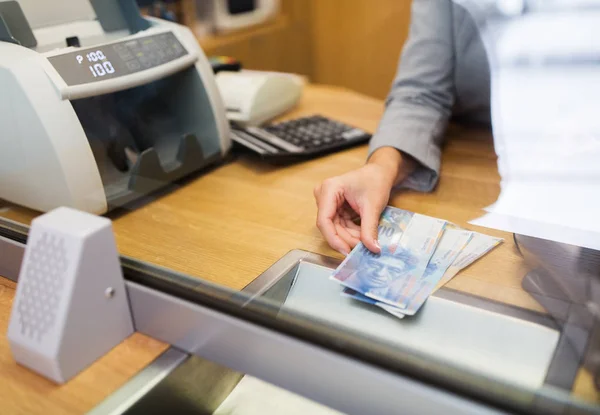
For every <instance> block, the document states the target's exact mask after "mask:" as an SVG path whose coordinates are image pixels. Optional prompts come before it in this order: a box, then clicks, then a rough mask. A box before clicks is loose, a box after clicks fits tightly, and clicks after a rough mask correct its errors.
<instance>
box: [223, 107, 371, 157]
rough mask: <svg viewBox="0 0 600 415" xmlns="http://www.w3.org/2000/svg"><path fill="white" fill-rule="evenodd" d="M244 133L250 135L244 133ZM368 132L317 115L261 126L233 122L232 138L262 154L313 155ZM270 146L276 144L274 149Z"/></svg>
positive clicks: (363, 138)
mask: <svg viewBox="0 0 600 415" xmlns="http://www.w3.org/2000/svg"><path fill="white" fill-rule="evenodd" d="M248 134H249V135H251V137H248ZM370 137H371V135H370V134H369V133H367V132H365V131H363V130H361V129H359V128H355V127H352V126H349V125H346V124H344V123H342V122H339V121H335V120H332V119H329V118H326V117H323V116H321V115H314V116H311V117H303V118H297V119H293V120H289V121H283V122H280V123H276V124H271V125H268V126H265V127H247V128H243V127H236V126H233V129H232V138H233V140H234V141H236V142H238V143H239V144H241V145H243V146H245V147H247V148H249V149H251V150H252V151H255V152H257V153H259V154H261V155H262V156H263V157H267V156H269V157H286V155H287V154H289V155H294V156H306V157H308V156H316V155H319V154H324V153H329V152H332V151H336V150H341V149H343V148H346V147H349V146H351V145H354V144H358V143H361V142H366V141H367V140H368V139H369V138H370ZM274 147H277V148H276V149H274Z"/></svg>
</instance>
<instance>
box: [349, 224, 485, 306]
mask: <svg viewBox="0 0 600 415" xmlns="http://www.w3.org/2000/svg"><path fill="white" fill-rule="evenodd" d="M472 237H473V232H471V231H467V230H462V229H456V228H447V229H446V230H445V231H444V233H443V235H442V237H441V239H440V242H439V244H438V245H437V247H436V249H435V251H434V253H433V256H432V257H431V259H430V261H429V263H428V264H427V268H426V269H425V273H424V274H423V276H422V277H421V278H420V279H419V280H418V282H417V283H416V284H415V285H414V286H413V287H411V289H410V290H409V291H407V292H406V293H404V294H403V301H402V302H400V303H399V305H397V306H391V305H389V304H385V303H382V302H379V301H375V300H373V299H371V298H369V297H367V296H364V295H362V294H361V293H359V292H357V291H354V290H351V289H349V288H346V289H344V291H343V293H344V295H345V296H347V297H351V298H354V299H355V300H359V301H362V302H365V303H369V304H374V305H377V306H379V307H381V308H383V309H384V310H386V311H388V312H390V313H392V314H394V315H395V316H398V315H399V314H401V315H402V316H404V315H405V314H409V315H413V314H415V313H416V312H417V311H418V310H419V308H420V307H421V305H423V303H424V302H425V300H426V299H427V298H428V297H429V295H430V294H431V292H432V291H433V289H434V288H435V286H436V284H437V282H438V281H439V280H440V279H441V278H442V276H443V275H444V273H445V271H446V270H447V269H448V267H450V265H452V263H453V262H454V260H455V259H456V258H457V257H458V255H459V254H460V252H461V250H462V249H463V248H464V247H465V246H466V245H467V244H468V242H469V241H470V240H471V238H472Z"/></svg>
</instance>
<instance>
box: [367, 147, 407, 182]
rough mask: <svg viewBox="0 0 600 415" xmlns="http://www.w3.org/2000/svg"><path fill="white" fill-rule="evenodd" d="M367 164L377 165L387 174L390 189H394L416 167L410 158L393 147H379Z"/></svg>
mask: <svg viewBox="0 0 600 415" xmlns="http://www.w3.org/2000/svg"><path fill="white" fill-rule="evenodd" d="M367 164H377V165H379V166H381V167H382V168H383V169H384V170H385V171H386V172H387V173H388V174H387V175H386V176H387V180H389V185H390V187H394V186H396V185H397V184H399V183H401V182H402V181H403V180H404V179H406V178H407V177H408V176H409V175H410V174H411V173H412V172H413V171H414V170H415V168H416V167H417V163H416V162H415V160H414V159H412V158H411V157H408V156H407V155H406V154H403V153H402V152H400V151H399V150H397V149H396V148H394V147H381V148H378V149H377V150H375V151H374V152H373V154H371V156H370V157H369V159H368V160H367Z"/></svg>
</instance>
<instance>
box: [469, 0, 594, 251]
mask: <svg viewBox="0 0 600 415" xmlns="http://www.w3.org/2000/svg"><path fill="white" fill-rule="evenodd" d="M457 2H458V3H462V4H464V5H465V6H467V8H468V9H469V10H470V11H471V12H472V13H474V16H475V17H476V20H477V21H478V23H479V25H480V30H481V35H482V38H483V40H484V43H485V45H486V49H487V53H488V57H489V60H490V71H491V80H492V86H491V88H492V103H491V104H492V120H493V131H494V145H495V149H496V153H497V155H498V170H499V173H500V176H501V178H502V182H501V193H500V195H499V197H498V200H497V201H496V203H494V204H493V205H492V206H489V207H488V208H487V209H486V211H487V212H488V213H487V214H486V215H484V216H483V217H481V218H478V219H475V220H473V221H472V222H471V223H472V224H474V225H479V226H485V227H489V228H496V229H501V230H504V231H509V232H514V233H518V234H523V235H528V236H534V237H540V238H544V239H549V240H554V241H557V242H563V243H569V244H573V245H577V246H582V247H587V248H592V249H600V220H599V219H598V215H599V212H600V162H599V161H600V42H598V41H597V39H600V24H598V22H600V0H587V1H585V2H577V1H573V2H564V1H558V0H554V1H547V2H545V3H544V2H527V1H513V2H507V1H497V2H494V1H492V0H484V1H478V0H457ZM493 3H496V7H495V8H494V7H493ZM509 3H510V4H513V5H515V4H517V3H518V4H522V5H524V6H527V7H523V8H519V7H513V8H507V4H509ZM529 3H531V5H530V4H529ZM482 5H483V6H482ZM583 6H585V7H583ZM503 7H504V9H503ZM543 7H546V9H548V10H546V9H544V8H543ZM502 12H504V13H505V14H504V15H503V14H502ZM506 13H508V15H507V14H506Z"/></svg>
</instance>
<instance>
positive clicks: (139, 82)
mask: <svg viewBox="0 0 600 415" xmlns="http://www.w3.org/2000/svg"><path fill="white" fill-rule="evenodd" d="M0 91H1V92H0V199H5V200H8V201H10V202H13V203H16V204H19V205H23V206H26V207H30V208H33V209H35V210H39V211H48V210H51V209H53V208H55V207H58V206H70V207H73V208H76V209H79V210H82V211H86V212H90V213H95V214H102V213H105V212H107V211H109V210H111V209H113V208H115V207H117V206H122V205H124V204H126V203H129V202H131V201H133V200H135V199H138V198H140V197H141V196H143V195H147V194H149V193H150V192H153V191H156V190H157V189H160V188H161V187H163V186H164V185H165V184H167V183H170V182H172V181H174V180H177V179H179V178H182V177H184V176H186V175H188V174H190V173H192V172H195V171H197V170H199V169H201V168H203V167H205V166H207V165H209V164H211V163H214V162H215V161H218V160H219V159H221V158H222V157H223V156H224V155H225V154H226V153H227V151H228V149H229V147H230V139H229V130H228V128H229V126H228V124H227V120H226V118H225V112H224V107H223V104H222V102H221V99H220V96H219V94H218V90H217V87H216V84H215V81H214V78H213V72H212V70H211V67H210V64H209V62H208V61H207V59H206V57H205V55H204V53H203V52H202V50H201V49H200V47H199V45H198V43H197V41H196V39H195V37H194V35H193V34H192V32H191V31H190V30H189V29H187V28H186V27H184V26H181V25H178V24H174V23H171V22H166V21H162V20H159V19H154V18H144V17H142V16H141V15H140V12H139V9H138V7H137V5H136V3H135V0H89V1H88V0H76V1H75V0H70V1H49V0H19V1H0Z"/></svg>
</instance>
